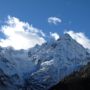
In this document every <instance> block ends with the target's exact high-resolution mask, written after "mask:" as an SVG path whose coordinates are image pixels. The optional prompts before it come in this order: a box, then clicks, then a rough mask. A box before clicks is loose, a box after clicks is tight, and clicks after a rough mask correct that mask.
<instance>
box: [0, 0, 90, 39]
mask: <svg viewBox="0 0 90 90" xmlns="http://www.w3.org/2000/svg"><path fill="white" fill-rule="evenodd" d="M8 15H10V16H12V17H13V16H14V17H17V18H19V19H20V20H22V21H25V22H28V23H30V24H32V25H33V26H34V27H37V28H40V29H42V30H43V32H44V33H48V32H58V33H60V34H62V33H63V32H64V31H65V30H73V31H76V32H84V33H85V34H86V35H87V36H88V37H89V38H90V32H89V30H90V0H0V25H2V24H3V21H4V20H5V19H6V18H7V16H8ZM49 17H58V18H60V19H61V20H62V22H61V23H59V24H58V25H54V24H49V23H48V18H49ZM2 36H3V35H2ZM0 37H1V36H0Z"/></svg>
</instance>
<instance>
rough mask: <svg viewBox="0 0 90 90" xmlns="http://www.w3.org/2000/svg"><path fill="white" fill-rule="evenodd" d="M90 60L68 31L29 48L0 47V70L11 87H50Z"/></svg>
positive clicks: (42, 89) (35, 89)
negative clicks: (57, 37)
mask: <svg viewBox="0 0 90 90" xmlns="http://www.w3.org/2000/svg"><path fill="white" fill-rule="evenodd" d="M89 60H90V54H89V53H88V52H87V50H86V49H84V48H83V46H81V45H79V44H78V43H77V42H76V41H74V40H73V39H72V38H71V37H70V36H69V35H68V34H65V35H64V36H62V37H60V39H58V40H57V41H55V40H51V42H47V43H45V44H43V45H42V46H38V45H37V46H36V47H34V48H32V49H29V50H20V51H15V50H13V49H12V48H0V70H2V72H3V73H4V74H3V75H4V76H7V77H8V78H9V81H8V80H6V82H8V84H9V85H7V83H6V84H5V85H7V86H8V87H10V88H9V89H11V90H14V89H15V90H18V88H22V89H23V90H24V89H25V90H48V88H49V87H51V86H53V85H55V84H57V83H58V82H59V81H60V80H62V79H63V78H64V77H65V76H67V75H69V74H71V73H72V72H73V71H76V70H79V69H80V67H82V66H83V65H85V64H87V62H89ZM2 72H0V73H2ZM4 76H3V77H4ZM4 78H6V77H4ZM0 82H1V81H0ZM2 82H3V81H2ZM10 82H12V85H11V86H10ZM0 87H1V85H0ZM4 88H5V87H4ZM12 88H13V89H12ZM31 88H32V89H31ZM4 90H7V89H4Z"/></svg>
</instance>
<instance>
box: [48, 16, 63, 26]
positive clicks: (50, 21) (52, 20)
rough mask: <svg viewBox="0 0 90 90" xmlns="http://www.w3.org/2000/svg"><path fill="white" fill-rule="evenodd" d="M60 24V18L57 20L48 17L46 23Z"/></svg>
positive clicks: (56, 18)
mask: <svg viewBox="0 0 90 90" xmlns="http://www.w3.org/2000/svg"><path fill="white" fill-rule="evenodd" d="M61 22H62V20H61V19H60V18H58V17H49V18H48V23H50V24H54V25H57V24H59V23H61Z"/></svg>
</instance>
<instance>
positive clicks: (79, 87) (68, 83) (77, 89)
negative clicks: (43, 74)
mask: <svg viewBox="0 0 90 90" xmlns="http://www.w3.org/2000/svg"><path fill="white" fill-rule="evenodd" d="M49 90H90V63H88V64H87V65H85V66H84V67H83V68H81V69H80V70H79V71H76V72H73V73H72V74H71V75H69V76H67V77H65V78H64V79H63V80H62V81H60V82H59V83H58V84H57V85H55V86H53V87H52V88H51V89H49Z"/></svg>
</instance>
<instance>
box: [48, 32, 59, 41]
mask: <svg viewBox="0 0 90 90" xmlns="http://www.w3.org/2000/svg"><path fill="white" fill-rule="evenodd" d="M50 36H51V37H52V38H54V39H55V40H58V39H59V38H60V36H59V34H58V33H56V32H54V33H52V32H50Z"/></svg>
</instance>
